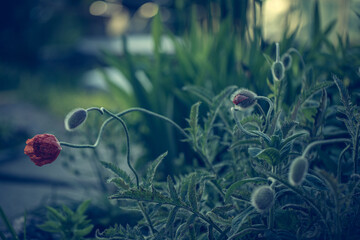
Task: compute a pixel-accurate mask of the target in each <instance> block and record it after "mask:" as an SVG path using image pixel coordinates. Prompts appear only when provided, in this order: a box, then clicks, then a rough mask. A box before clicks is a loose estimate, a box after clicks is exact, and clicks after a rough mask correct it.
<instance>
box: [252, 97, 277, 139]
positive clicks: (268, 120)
mask: <svg viewBox="0 0 360 240" xmlns="http://www.w3.org/2000/svg"><path fill="white" fill-rule="evenodd" d="M256 99H262V100H265V101H266V102H268V104H269V109H268V111H267V114H266V120H265V130H264V132H265V131H266V129H267V127H268V123H269V122H270V116H271V113H272V111H273V109H274V103H273V102H272V101H271V100H270V99H269V98H267V97H263V96H257V97H256Z"/></svg>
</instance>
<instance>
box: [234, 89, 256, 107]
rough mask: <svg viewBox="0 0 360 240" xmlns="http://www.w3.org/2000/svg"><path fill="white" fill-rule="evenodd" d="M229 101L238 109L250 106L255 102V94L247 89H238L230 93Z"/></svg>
mask: <svg viewBox="0 0 360 240" xmlns="http://www.w3.org/2000/svg"><path fill="white" fill-rule="evenodd" d="M231 101H232V102H233V103H234V104H235V105H236V107H237V108H238V109H240V110H243V109H247V108H250V107H252V106H254V105H255V103H256V94H255V93H253V92H252V91H249V90H247V89H243V88H241V89H239V90H237V91H236V92H234V93H233V94H232V95H231Z"/></svg>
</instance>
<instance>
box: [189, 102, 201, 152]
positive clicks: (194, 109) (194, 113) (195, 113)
mask: <svg viewBox="0 0 360 240" xmlns="http://www.w3.org/2000/svg"><path fill="white" fill-rule="evenodd" d="M200 104H201V102H197V103H195V104H194V105H192V106H191V111H190V119H189V120H188V122H189V125H190V129H189V131H190V133H191V136H192V140H193V141H194V144H195V145H196V144H197V136H198V131H199V127H198V118H199V106H200Z"/></svg>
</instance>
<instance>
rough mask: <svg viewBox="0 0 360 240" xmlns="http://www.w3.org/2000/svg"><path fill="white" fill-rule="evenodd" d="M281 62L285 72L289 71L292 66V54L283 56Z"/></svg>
mask: <svg viewBox="0 0 360 240" xmlns="http://www.w3.org/2000/svg"><path fill="white" fill-rule="evenodd" d="M281 62H282V63H283V64H284V67H285V70H289V69H290V67H291V64H292V57H291V56H290V54H288V53H285V54H284V55H282V56H281Z"/></svg>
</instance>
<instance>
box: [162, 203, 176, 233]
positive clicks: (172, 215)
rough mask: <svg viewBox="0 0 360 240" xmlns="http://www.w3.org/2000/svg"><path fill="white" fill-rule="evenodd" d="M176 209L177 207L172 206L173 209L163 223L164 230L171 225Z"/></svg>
mask: <svg viewBox="0 0 360 240" xmlns="http://www.w3.org/2000/svg"><path fill="white" fill-rule="evenodd" d="M178 210H179V208H178V207H174V208H173V209H171V211H170V213H169V216H168V218H167V221H166V225H165V229H166V230H169V228H170V227H172V225H173V223H174V221H175V217H176V213H177V211H178Z"/></svg>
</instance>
